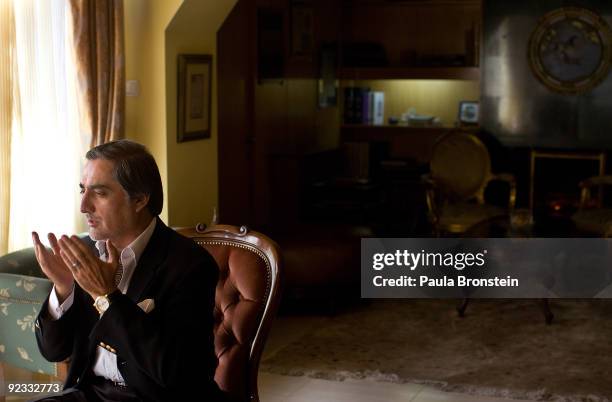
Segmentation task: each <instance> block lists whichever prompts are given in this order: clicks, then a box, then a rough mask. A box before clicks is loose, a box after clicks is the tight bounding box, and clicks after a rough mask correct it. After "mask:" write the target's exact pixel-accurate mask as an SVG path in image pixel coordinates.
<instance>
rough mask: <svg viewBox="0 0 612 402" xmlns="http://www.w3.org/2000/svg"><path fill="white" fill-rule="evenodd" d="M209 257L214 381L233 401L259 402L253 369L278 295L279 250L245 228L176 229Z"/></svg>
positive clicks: (271, 243)
mask: <svg viewBox="0 0 612 402" xmlns="http://www.w3.org/2000/svg"><path fill="white" fill-rule="evenodd" d="M177 231H178V232H179V233H181V234H182V235H184V236H187V237H190V238H192V239H193V240H194V241H195V242H197V243H198V244H199V245H201V246H202V247H204V248H205V249H206V250H208V252H209V253H210V254H211V255H212V256H213V257H214V259H215V260H216V262H217V265H218V266H219V282H218V284H217V290H216V295H215V311H214V314H215V326H214V331H215V351H216V353H217V358H218V359H219V365H218V367H217V371H216V372H215V381H216V382H217V384H218V385H219V387H220V388H221V389H222V390H224V391H226V392H228V393H229V394H230V395H232V396H233V397H234V398H237V399H239V400H244V401H259V396H258V391H257V371H258V368H259V360H260V357H261V353H262V351H263V347H264V344H265V341H266V338H267V336H268V332H269V330H270V326H271V323H272V320H273V318H274V315H275V313H276V310H277V308H278V303H279V301H280V292H281V282H280V280H281V276H280V275H281V274H280V272H281V271H280V265H281V262H280V252H279V248H278V245H277V244H276V243H275V242H274V241H272V240H271V239H270V238H268V237H267V236H265V235H263V234H261V233H258V232H255V231H250V230H248V229H247V228H246V227H245V226H242V227H240V228H239V227H236V226H229V225H214V226H211V227H210V228H206V227H205V226H204V225H198V226H197V227H196V228H195V229H185V228H180V229H177Z"/></svg>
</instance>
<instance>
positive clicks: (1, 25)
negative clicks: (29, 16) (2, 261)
mask: <svg viewBox="0 0 612 402" xmlns="http://www.w3.org/2000/svg"><path fill="white" fill-rule="evenodd" d="M12 9H13V7H12V0H0V255H4V254H5V253H6V252H7V250H8V239H9V216H10V209H9V206H10V189H11V185H10V184H11V127H12V124H11V121H12V113H13V108H12V102H11V92H12V79H13V61H12V56H11V51H12V49H13V44H14V40H15V31H14V23H13V10H12Z"/></svg>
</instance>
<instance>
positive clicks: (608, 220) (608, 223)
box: [572, 176, 612, 237]
mask: <svg viewBox="0 0 612 402" xmlns="http://www.w3.org/2000/svg"><path fill="white" fill-rule="evenodd" d="M579 186H580V206H579V208H578V211H576V213H575V214H574V215H573V216H572V221H573V222H574V224H575V225H576V229H577V230H578V231H580V232H584V233H592V234H595V235H599V236H603V237H610V236H611V235H612V207H610V206H606V205H604V202H603V198H604V197H603V193H604V189H605V187H608V186H612V176H593V177H590V178H588V179H586V180H583V181H581V182H580V183H579ZM595 188H596V189H597V190H598V192H597V194H596V196H593V189H595Z"/></svg>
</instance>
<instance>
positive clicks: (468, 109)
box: [459, 101, 479, 124]
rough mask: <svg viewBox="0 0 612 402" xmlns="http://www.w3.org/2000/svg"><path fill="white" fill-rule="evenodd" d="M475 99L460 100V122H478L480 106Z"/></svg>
mask: <svg viewBox="0 0 612 402" xmlns="http://www.w3.org/2000/svg"><path fill="white" fill-rule="evenodd" d="M478 106H479V105H478V102H475V101H461V102H459V123H460V124H478V118H479V113H478V111H479V107H478Z"/></svg>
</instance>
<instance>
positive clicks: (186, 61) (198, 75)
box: [176, 54, 212, 142]
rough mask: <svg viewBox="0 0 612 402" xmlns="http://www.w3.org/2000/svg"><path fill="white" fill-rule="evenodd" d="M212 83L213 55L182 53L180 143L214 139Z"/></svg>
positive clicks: (179, 97)
mask: <svg viewBox="0 0 612 402" xmlns="http://www.w3.org/2000/svg"><path fill="white" fill-rule="evenodd" d="M211 84H212V56H211V55H208V54H180V55H179V56H178V85H177V98H178V99H177V105H178V109H177V116H176V118H177V138H176V140H177V142H184V141H191V140H199V139H202V138H210V120H211V116H210V110H211V101H212V95H211V93H212V91H211Z"/></svg>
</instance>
